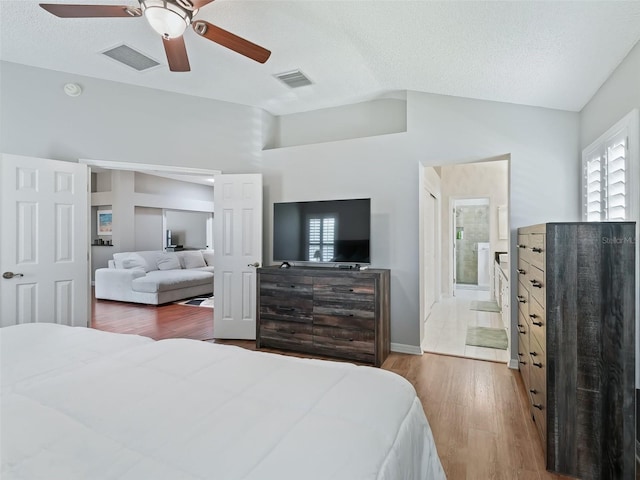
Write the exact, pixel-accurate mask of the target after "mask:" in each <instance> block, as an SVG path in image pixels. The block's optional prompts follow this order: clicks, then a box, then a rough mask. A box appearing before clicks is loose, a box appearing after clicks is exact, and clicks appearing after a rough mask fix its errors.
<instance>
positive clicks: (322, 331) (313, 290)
mask: <svg viewBox="0 0 640 480" xmlns="http://www.w3.org/2000/svg"><path fill="white" fill-rule="evenodd" d="M345 266H346V265H345ZM257 282H258V305H257V321H256V346H257V348H265V347H270V348H277V349H282V350H293V351H297V352H302V353H308V354H312V355H323V356H328V357H335V358H343V359H346V360H352V361H357V362H361V363H369V364H373V365H376V366H378V367H379V366H381V365H382V363H383V362H384V360H385V359H386V358H387V356H388V355H389V350H390V346H391V343H390V334H389V330H390V325H389V324H390V313H389V312H390V300H389V299H390V295H389V284H390V271H389V270H387V269H367V270H356V269H354V268H345V269H343V268H314V267H306V266H305V267H296V268H280V266H278V265H275V266H272V267H262V268H258V270H257Z"/></svg>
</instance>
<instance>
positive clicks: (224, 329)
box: [213, 174, 262, 340]
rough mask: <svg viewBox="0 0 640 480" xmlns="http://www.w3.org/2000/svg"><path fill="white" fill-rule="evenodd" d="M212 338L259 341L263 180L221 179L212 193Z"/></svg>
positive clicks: (248, 177)
mask: <svg viewBox="0 0 640 480" xmlns="http://www.w3.org/2000/svg"><path fill="white" fill-rule="evenodd" d="M213 205H214V216H213V222H214V228H213V236H214V239H213V244H214V245H215V252H216V253H215V257H214V259H215V260H214V267H215V273H214V287H213V288H214V297H215V308H214V310H213V312H214V313H213V315H214V319H213V336H214V338H236V339H247V340H254V339H255V338H256V267H258V266H260V265H261V264H262V175H260V174H244V175H217V176H216V177H215V186H214V192H213Z"/></svg>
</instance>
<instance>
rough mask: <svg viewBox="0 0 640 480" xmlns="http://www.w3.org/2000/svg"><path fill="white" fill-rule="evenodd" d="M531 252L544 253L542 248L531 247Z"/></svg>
mask: <svg viewBox="0 0 640 480" xmlns="http://www.w3.org/2000/svg"><path fill="white" fill-rule="evenodd" d="M531 251H532V252H535V253H542V249H541V248H540V247H531Z"/></svg>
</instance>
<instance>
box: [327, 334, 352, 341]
mask: <svg viewBox="0 0 640 480" xmlns="http://www.w3.org/2000/svg"><path fill="white" fill-rule="evenodd" d="M331 338H333V339H334V340H345V339H344V338H340V337H336V336H335V335H331ZM347 340H349V341H350V342H353V338H349V339H347Z"/></svg>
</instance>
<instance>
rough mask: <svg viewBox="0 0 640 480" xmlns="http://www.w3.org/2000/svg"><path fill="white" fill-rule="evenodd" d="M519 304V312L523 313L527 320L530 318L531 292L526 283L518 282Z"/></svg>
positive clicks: (517, 298) (517, 299)
mask: <svg viewBox="0 0 640 480" xmlns="http://www.w3.org/2000/svg"><path fill="white" fill-rule="evenodd" d="M516 301H517V302H518V310H519V311H520V312H522V314H523V315H524V316H525V318H527V319H528V318H529V290H528V289H527V287H526V285H525V284H524V282H518V294H517V295H516Z"/></svg>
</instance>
